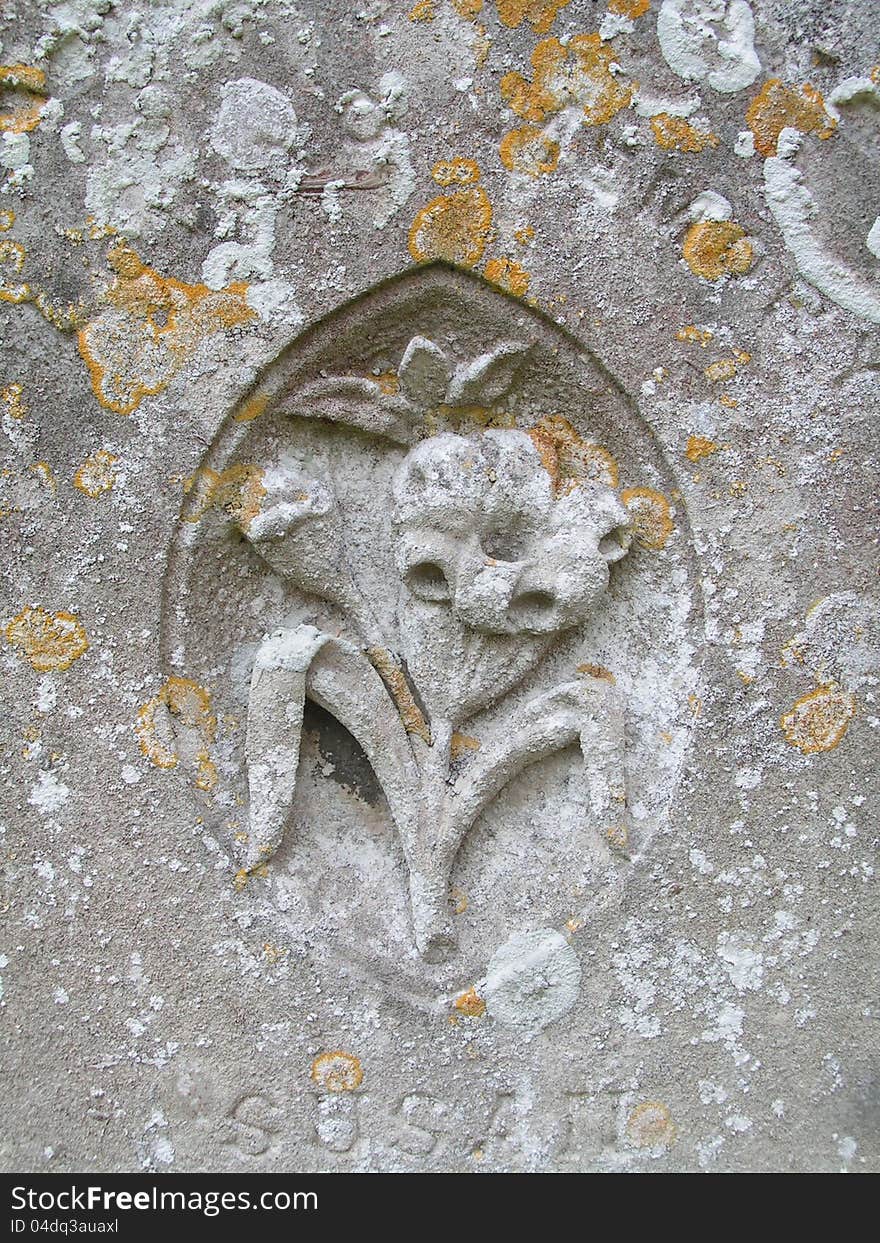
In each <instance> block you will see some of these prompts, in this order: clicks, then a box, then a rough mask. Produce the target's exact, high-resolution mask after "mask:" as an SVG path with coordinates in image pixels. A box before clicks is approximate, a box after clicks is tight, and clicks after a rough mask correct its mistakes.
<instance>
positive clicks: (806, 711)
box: [780, 684, 856, 755]
mask: <svg viewBox="0 0 880 1243" xmlns="http://www.w3.org/2000/svg"><path fill="white" fill-rule="evenodd" d="M855 710H856V702H855V699H854V698H853V696H852V695H850V694H849V692H848V691H844V690H841V688H840V687H839V686H835V685H833V684H829V685H828V686H819V687H817V689H816V690H814V691H810V692H809V694H807V695H802V696H801V697H800V699H797V700H795V702H794V706H793V707H792V708H791V709H790V710H789V711H788V712H785V713H783V715H782V716H781V717H780V724H781V725H782V732H783V733H784V734H785V738H786V741H787V742H790V743H791V745H792V746H793V747H797V748H798V750H799V751H803V753H804V755H815V754H816V753H817V752H819V751H833V750H834V748H835V747H836V746H837V745H838V743H839V742H840V741H841V739H842V738H843V736H844V734H845V733H846V731H847V727H848V725H849V723H850V721H851V720H852V718H853V715H854V714H855Z"/></svg>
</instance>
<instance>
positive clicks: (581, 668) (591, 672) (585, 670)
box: [575, 664, 617, 686]
mask: <svg viewBox="0 0 880 1243" xmlns="http://www.w3.org/2000/svg"><path fill="white" fill-rule="evenodd" d="M575 673H580V674H583V676H584V677H587V678H600V679H601V681H603V682H608V683H610V685H611V686H614V685H616V683H617V678H616V677H615V676H614V674H613V673H612V672H611V670H610V669H606V668H605V666H604V665H592V664H586V665H578V666H577V668H576V669H575Z"/></svg>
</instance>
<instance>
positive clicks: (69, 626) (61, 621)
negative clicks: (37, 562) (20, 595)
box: [5, 605, 89, 673]
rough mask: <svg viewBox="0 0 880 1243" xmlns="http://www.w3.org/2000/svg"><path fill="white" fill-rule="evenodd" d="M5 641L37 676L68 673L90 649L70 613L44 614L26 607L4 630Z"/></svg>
mask: <svg viewBox="0 0 880 1243" xmlns="http://www.w3.org/2000/svg"><path fill="white" fill-rule="evenodd" d="M5 634H6V641H7V643H10V644H11V645H12V646H13V647H17V648H18V649H19V650H20V651H21V652H22V653H23V654H24V656H25V657H26V658H27V660H28V661H29V662H30V664H31V666H32V667H33V668H34V669H36V671H37V672H38V673H51V672H56V671H61V670H63V669H69V668H70V666H71V665H72V664H73V662H74V661H75V660H76V659H77V658H78V657H80V656H82V654H83V652H84V651H85V650H86V648H87V647H88V646H89V641H88V638H87V637H86V632H85V628H84V627H83V625H82V623H81V622H80V620H79V618H78V617H76V616H75V614H73V613H47V612H46V610H45V609H42V608H40V607H39V606H37V607H34V606H31V605H28V607H27V608H25V609H22V611H21V612H20V613H19V614H18V616H17V617H13V619H12V621H11V622H9V624H8V625H7V627H6V630H5Z"/></svg>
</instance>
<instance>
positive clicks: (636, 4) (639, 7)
mask: <svg viewBox="0 0 880 1243" xmlns="http://www.w3.org/2000/svg"><path fill="white" fill-rule="evenodd" d="M650 7H651V0H608V12H609V13H615V14H616V15H617V16H618V17H631V18H636V17H643V16H644V15H645V13H647V12H648V9H650Z"/></svg>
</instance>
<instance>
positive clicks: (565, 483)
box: [528, 414, 619, 496]
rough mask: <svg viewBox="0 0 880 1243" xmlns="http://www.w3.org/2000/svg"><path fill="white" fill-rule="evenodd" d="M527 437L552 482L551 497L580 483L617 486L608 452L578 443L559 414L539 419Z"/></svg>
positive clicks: (566, 421) (615, 472)
mask: <svg viewBox="0 0 880 1243" xmlns="http://www.w3.org/2000/svg"><path fill="white" fill-rule="evenodd" d="M528 435H529V436H530V438H531V440H532V443H533V444H534V446H535V448H536V449H537V450H538V454H539V456H540V458H541V464H542V466H543V467H544V469H545V470H546V471H547V473H548V474H549V476H550V478H551V479H552V481H553V492H554V495H555V496H563V495H564V494H565V493H566V492H571V491H572V490H573V489H574V488H578V487H580V486H581V485H583V484H594V485H596V484H598V485H602V486H604V487H606V488H616V487H617V485H618V482H619V472H618V469H617V463H616V462H615V460H614V458H613V457H612V456H611V454H610V453H609V452H608V450H607V449H603V448H602V446H601V445H595V444H588V443H587V442H586V441H585V440H582V439H581V437H580V436H579V435H578V433H577V432H576V431H575V429H574V428H573V427H572V425H571V423H569V421H568V419H566V418H563V417H562V415H560V414H554V415H548V416H547V417H546V418H543V419H541V421H540V422H539V423H538V424H536V426H535V427H532V428H530V429H529V430H528Z"/></svg>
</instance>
